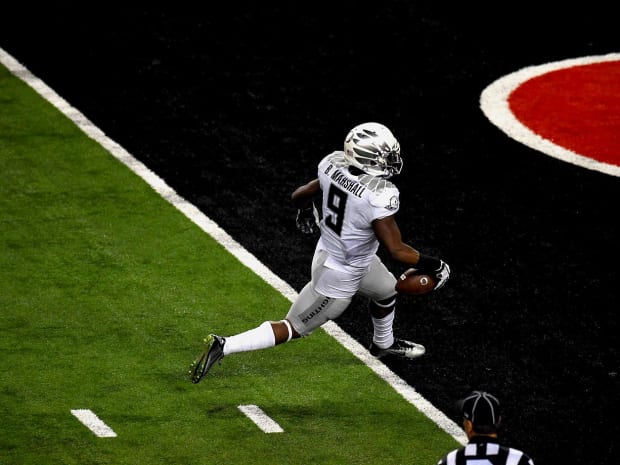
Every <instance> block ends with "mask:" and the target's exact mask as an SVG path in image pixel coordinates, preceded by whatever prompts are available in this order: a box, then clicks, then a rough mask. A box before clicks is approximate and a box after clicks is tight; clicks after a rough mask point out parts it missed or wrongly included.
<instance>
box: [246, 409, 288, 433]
mask: <svg viewBox="0 0 620 465" xmlns="http://www.w3.org/2000/svg"><path fill="white" fill-rule="evenodd" d="M237 408H238V409H239V410H241V411H242V412H243V413H244V414H245V416H247V417H248V418H249V419H250V420H252V421H253V422H254V423H255V424H256V426H258V427H259V428H260V429H261V431H264V432H265V433H283V432H284V430H283V429H282V427H281V426H280V425H278V424H277V423H276V422H275V421H273V420H272V419H271V418H270V417H269V415H267V414H266V413H265V412H263V411H262V410H261V409H260V407H258V406H257V405H239V406H238V407H237Z"/></svg>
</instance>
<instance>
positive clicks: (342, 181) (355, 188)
mask: <svg viewBox="0 0 620 465" xmlns="http://www.w3.org/2000/svg"><path fill="white" fill-rule="evenodd" d="M333 167H334V165H329V166H328V167H327V168H326V169H325V174H326V175H328V176H330V175H329V172H330V171H331V170H332V168H333ZM330 179H331V180H332V181H333V182H335V183H336V184H338V185H339V186H340V187H342V188H343V189H344V190H346V191H348V192H350V193H351V194H353V195H355V196H357V197H360V198H361V197H362V194H363V193H364V191H365V190H366V188H365V187H364V186H362V185H361V184H360V183H358V182H356V181H353V180H352V179H349V178H347V177H346V175H345V174H344V173H343V172H342V171H340V170H338V169H337V170H336V171H334V172H333V173H332V174H331V176H330Z"/></svg>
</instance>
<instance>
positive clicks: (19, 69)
mask: <svg viewBox="0 0 620 465" xmlns="http://www.w3.org/2000/svg"><path fill="white" fill-rule="evenodd" d="M0 62H1V63H2V64H4V66H6V67H7V68H8V69H9V71H10V72H11V73H12V74H14V75H15V76H17V77H18V78H19V79H21V80H22V81H24V82H25V83H27V84H28V85H29V86H30V87H32V88H33V89H34V90H35V91H37V92H38V93H39V94H40V95H41V96H42V97H43V98H44V99H46V100H47V101H48V102H50V103H51V104H52V105H54V106H55V107H56V108H58V110H60V111H61V112H62V113H63V114H64V115H65V116H67V117H68V118H69V119H71V120H72V121H73V122H74V123H75V124H76V125H77V126H78V127H79V128H80V129H81V130H82V131H84V133H85V134H86V135H87V136H89V137H90V138H92V139H94V140H95V141H97V142H98V143H99V144H101V145H102V146H103V147H104V148H106V149H107V150H108V151H109V152H110V153H111V154H112V155H113V156H114V157H116V158H117V159H118V160H120V161H121V162H122V163H124V164H125V165H127V167H129V169H131V170H132V171H133V172H134V173H136V174H137V175H138V176H140V177H141V178H142V179H144V180H145V181H146V182H147V183H148V184H149V185H150V186H151V187H152V188H153V189H154V190H155V191H156V192H157V193H158V194H159V195H161V196H162V197H163V198H165V199H166V200H167V201H168V202H170V203H171V204H172V205H174V206H175V207H176V208H177V209H179V210H180V211H181V212H182V213H183V214H184V215H185V216H187V217H188V218H189V219H190V220H191V221H193V222H194V223H195V224H196V225H198V226H199V227H200V228H201V229H202V230H203V231H204V232H206V233H207V234H209V235H210V236H212V237H213V238H214V239H215V240H216V241H218V242H219V243H220V244H222V245H223V246H224V247H225V248H226V249H227V250H228V251H229V252H230V253H231V254H232V255H234V256H235V257H236V258H237V259H238V260H239V261H240V262H241V263H243V264H244V265H245V266H247V267H248V268H250V269H251V270H252V271H254V272H255V273H256V274H257V275H258V276H260V277H261V278H262V279H263V280H265V281H266V282H267V283H269V284H270V285H271V286H272V287H273V288H275V289H276V290H278V291H279V292H280V293H282V294H283V295H284V296H285V297H286V298H287V299H288V300H290V301H291V302H293V301H294V300H295V299H296V297H297V292H296V291H295V290H294V289H293V288H292V287H291V286H290V285H288V284H287V283H286V282H284V281H283V280H282V279H280V278H279V277H278V276H276V275H275V274H274V273H273V272H272V271H271V270H270V269H269V268H267V267H266V266H265V265H263V264H262V263H261V262H260V261H259V260H258V259H257V258H256V257H255V256H254V255H252V254H251V253H249V252H248V251H247V250H245V249H244V248H243V247H242V246H241V244H239V243H238V242H237V241H235V240H234V239H233V238H232V237H231V236H230V235H228V233H226V232H225V231H224V230H223V229H221V228H220V227H219V226H218V225H217V224H216V223H215V222H214V221H213V220H211V219H210V218H208V217H207V216H206V215H204V213H202V212H201V211H200V210H198V208H196V207H195V206H194V205H192V204H191V203H189V202H188V201H187V200H185V199H184V198H182V197H180V196H179V195H178V194H177V193H176V192H175V191H174V190H173V189H172V188H171V187H170V186H168V185H167V184H166V183H165V182H164V181H163V179H161V178H160V177H159V176H157V175H156V174H155V173H153V172H152V171H151V170H149V169H148V168H147V167H146V166H145V165H144V164H143V163H142V162H140V161H139V160H137V159H136V158H134V157H133V156H132V155H131V154H129V153H128V152H127V151H126V150H125V149H124V148H123V147H121V146H120V145H119V144H117V143H116V142H114V141H113V140H111V139H110V138H108V137H107V136H106V135H105V134H104V133H103V131H101V130H100V129H99V128H98V127H96V126H95V125H94V124H93V123H92V122H91V121H89V120H88V118H86V117H85V116H84V115H83V114H82V113H80V112H79V111H78V110H77V109H75V108H73V107H72V106H71V105H69V103H67V102H66V101H65V100H64V99H63V98H62V97H60V96H59V95H58V94H56V92H54V91H53V90H52V89H50V88H49V87H48V86H47V85H46V84H45V83H44V82H43V81H41V80H40V79H39V78H37V77H36V76H34V75H33V74H32V73H31V72H30V71H29V70H28V69H27V68H26V67H24V66H23V65H22V64H21V63H19V62H18V61H17V60H16V59H15V58H13V57H12V56H11V55H9V54H8V53H7V52H6V51H4V50H3V49H2V48H0ZM323 329H324V330H325V331H326V332H327V333H328V334H330V335H331V336H332V337H334V338H335V339H336V340H337V341H338V342H339V343H340V344H342V345H343V346H344V347H345V348H347V349H348V350H349V351H350V352H351V353H353V354H354V355H355V356H356V357H357V358H359V359H360V360H361V361H362V362H364V363H365V364H366V365H368V366H369V367H370V368H371V369H372V370H373V371H374V372H375V373H376V374H377V375H379V376H380V377H381V378H383V379H384V380H385V381H386V382H387V383H388V384H389V385H390V386H392V387H393V388H394V390H396V392H398V393H399V394H400V395H402V396H403V397H404V398H405V399H406V400H407V401H408V402H410V403H411V404H413V405H414V406H415V407H416V408H417V409H418V410H420V411H421V412H422V413H424V414H425V415H426V416H427V417H429V418H430V419H431V420H432V421H434V422H435V423H436V424H437V425H438V426H439V427H440V428H441V429H442V430H444V431H445V432H447V433H448V434H450V435H451V436H452V437H453V438H454V439H456V440H457V441H458V442H459V443H461V444H466V443H467V437H466V436H465V433H464V432H463V431H462V430H461V428H460V427H459V426H458V425H457V424H456V423H454V422H453V421H452V420H450V419H449V418H448V417H447V416H446V415H445V414H444V413H443V412H441V411H440V410H439V409H437V408H436V407H434V406H433V405H432V404H431V403H430V402H429V401H427V400H426V399H425V398H424V397H422V396H421V395H420V394H419V393H418V392H417V391H416V390H415V389H414V388H413V387H412V386H410V385H408V384H407V383H406V382H405V381H404V380H402V379H401V378H400V377H398V376H397V375H396V374H395V373H394V372H392V371H391V370H390V369H389V368H388V367H387V366H385V365H384V364H383V363H381V362H380V361H378V360H377V359H375V358H374V357H373V356H371V355H370V353H369V352H368V350H366V349H365V348H364V347H362V346H361V345H360V344H359V343H358V342H357V341H356V340H355V339H353V338H352V337H351V336H349V335H348V334H347V333H346V332H344V331H343V330H342V329H341V328H340V327H339V326H338V325H337V324H336V323H334V322H329V323H328V324H326V325H324V326H323Z"/></svg>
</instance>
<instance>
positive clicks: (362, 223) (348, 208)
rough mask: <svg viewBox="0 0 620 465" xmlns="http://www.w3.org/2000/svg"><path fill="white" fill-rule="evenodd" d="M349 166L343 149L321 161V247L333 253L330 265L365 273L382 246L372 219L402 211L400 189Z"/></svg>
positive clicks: (340, 269)
mask: <svg viewBox="0 0 620 465" xmlns="http://www.w3.org/2000/svg"><path fill="white" fill-rule="evenodd" d="M347 166H348V165H347V163H346V162H345V159H344V152H342V151H335V152H332V153H331V154H329V155H328V156H326V157H325V158H324V159H323V160H321V162H320V163H319V166H318V178H319V182H320V183H321V190H322V194H323V199H322V205H321V210H322V218H321V222H320V225H321V238H320V239H319V242H318V244H317V248H319V249H322V250H326V251H327V253H328V254H329V257H328V259H327V260H326V262H325V266H327V267H328V268H332V269H335V270H338V271H343V272H347V273H352V274H353V275H354V276H361V275H363V274H365V273H366V272H367V271H368V269H369V267H370V264H371V261H372V257H373V256H374V255H375V253H376V252H377V250H378V248H379V241H378V239H377V237H376V236H375V233H374V231H373V229H372V222H373V221H374V220H376V219H379V218H385V217H386V216H390V215H393V214H395V213H396V212H397V211H398V208H399V205H400V204H399V191H398V189H397V188H396V186H395V185H394V184H392V183H391V182H390V181H388V180H386V179H382V178H378V177H375V176H370V175H367V174H361V175H359V176H354V175H353V174H351V173H350V172H349V170H348V169H347Z"/></svg>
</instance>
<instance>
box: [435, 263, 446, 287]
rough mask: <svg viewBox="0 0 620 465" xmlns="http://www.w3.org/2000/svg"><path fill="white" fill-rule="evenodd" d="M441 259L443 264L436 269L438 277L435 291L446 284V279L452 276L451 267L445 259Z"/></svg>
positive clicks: (436, 276)
mask: <svg viewBox="0 0 620 465" xmlns="http://www.w3.org/2000/svg"><path fill="white" fill-rule="evenodd" d="M440 261H441V266H440V267H439V269H438V270H436V271H435V278H437V284H435V288H434V289H433V290H434V291H436V290H437V289H439V288H440V287H442V286H443V285H444V284H446V281H447V280H448V278H449V277H450V267H449V266H448V264H447V263H446V262H444V261H443V260H440Z"/></svg>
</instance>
